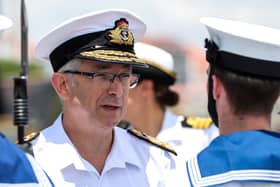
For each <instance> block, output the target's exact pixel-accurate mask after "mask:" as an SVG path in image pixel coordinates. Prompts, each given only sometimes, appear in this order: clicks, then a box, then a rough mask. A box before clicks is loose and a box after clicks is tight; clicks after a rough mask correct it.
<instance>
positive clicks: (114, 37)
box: [32, 9, 174, 187]
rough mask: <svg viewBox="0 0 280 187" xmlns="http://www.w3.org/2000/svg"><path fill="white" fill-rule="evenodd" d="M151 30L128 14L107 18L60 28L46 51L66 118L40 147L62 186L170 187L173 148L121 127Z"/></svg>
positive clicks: (44, 45)
mask: <svg viewBox="0 0 280 187" xmlns="http://www.w3.org/2000/svg"><path fill="white" fill-rule="evenodd" d="M145 31H146V26H145V24H144V23H143V21H142V20H141V19H140V18H139V17H137V16H136V15H135V14H133V13H132V12H130V11H128V10H122V9H109V10H100V11H97V12H93V13H89V14H86V15H82V16H79V17H75V18H72V19H70V20H67V21H65V22H64V23H62V24H60V25H59V26H57V27H56V28H54V29H53V30H52V31H50V32H49V33H48V34H46V35H45V36H44V37H43V38H42V39H41V40H40V42H39V43H38V45H37V46H36V49H35V55H36V56H37V57H38V58H40V59H44V60H48V61H50V63H51V65H52V68H53V71H54V73H53V75H52V77H51V83H52V86H53V88H54V89H55V91H56V93H57V95H58V96H59V98H60V100H61V102H62V105H63V111H62V113H61V114H60V115H59V117H58V118H57V120H56V121H55V122H54V123H53V124H52V125H51V126H50V127H48V128H46V129H44V130H42V131H41V133H40V135H39V136H38V137H37V138H36V139H35V140H34V141H33V142H32V144H33V152H34V156H35V159H36V160H37V161H38V162H39V163H40V164H41V166H42V167H43V168H44V169H45V171H46V172H47V174H48V175H49V176H50V178H51V179H52V180H53V182H54V184H55V185H56V186H63V187H68V186H69V187H72V186H73V187H74V186H79V187H83V186H86V187H90V186H92V187H93V186H100V187H107V186H108V187H109V186H110V187H111V186H126V187H129V186H139V187H146V186H152V187H153V186H155V187H156V186H166V183H165V180H166V176H168V172H169V171H170V170H171V169H172V167H174V158H173V155H172V152H174V151H173V150H172V148H170V147H169V146H168V145H167V144H164V143H163V142H159V141H157V140H156V139H154V138H152V137H149V136H147V135H146V134H144V133H142V132H140V131H137V130H135V129H129V130H124V129H121V128H119V127H116V124H118V122H119V121H120V120H121V119H122V118H123V115H124V113H125V111H126V108H127V97H128V92H129V88H133V87H134V86H135V85H136V84H137V81H138V75H137V74H134V73H132V68H134V67H147V65H146V64H145V63H143V62H142V60H140V59H138V58H137V57H136V56H135V53H134V48H133V47H134V42H135V41H137V40H139V39H140V38H142V37H143V35H144V33H145Z"/></svg>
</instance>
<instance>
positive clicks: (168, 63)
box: [133, 42, 176, 84]
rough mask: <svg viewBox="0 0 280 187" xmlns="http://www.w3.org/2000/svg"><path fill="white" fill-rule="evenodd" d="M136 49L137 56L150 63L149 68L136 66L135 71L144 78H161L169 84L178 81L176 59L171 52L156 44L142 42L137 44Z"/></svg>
mask: <svg viewBox="0 0 280 187" xmlns="http://www.w3.org/2000/svg"><path fill="white" fill-rule="evenodd" d="M134 50H135V53H136V56H137V57H138V58H140V59H142V60H144V62H145V63H146V64H148V65H149V68H138V67H136V68H134V69H133V71H134V72H135V73H139V74H140V75H141V77H142V78H154V79H160V80H162V81H163V82H167V83H169V84H173V83H174V82H175V81H176V73H175V71H174V59H173V56H172V55H171V54H170V53H169V52H167V51H166V50H164V49H162V48H159V47H156V46H154V45H150V44H147V43H140V42H138V43H136V44H135V46H134Z"/></svg>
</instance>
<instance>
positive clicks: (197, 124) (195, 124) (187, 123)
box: [181, 116, 212, 129]
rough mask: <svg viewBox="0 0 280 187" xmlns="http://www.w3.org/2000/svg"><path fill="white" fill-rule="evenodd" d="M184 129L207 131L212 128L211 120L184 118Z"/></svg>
mask: <svg viewBox="0 0 280 187" xmlns="http://www.w3.org/2000/svg"><path fill="white" fill-rule="evenodd" d="M181 123H182V126H183V127H189V128H194V129H207V128H209V127H210V126H211V124H212V120H211V118H202V117H195V116H188V117H184V118H183V120H182V122H181Z"/></svg>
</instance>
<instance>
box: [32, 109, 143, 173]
mask: <svg viewBox="0 0 280 187" xmlns="http://www.w3.org/2000/svg"><path fill="white" fill-rule="evenodd" d="M36 144H37V145H35V146H34V148H35V150H37V151H35V150H34V152H37V153H38V154H37V158H38V157H40V158H39V159H41V160H44V159H48V160H49V159H53V160H54V161H55V163H56V167H58V169H64V168H66V167H68V166H69V165H71V164H73V165H74V166H75V168H76V169H78V170H94V168H93V167H92V166H91V165H90V164H89V163H88V162H87V161H86V160H84V159H83V158H82V157H81V156H80V154H79V153H78V151H77V150H76V149H75V147H74V146H73V144H72V142H71V141H70V139H69V137H68V136H67V134H66V133H65V131H64V129H63V126H62V114H60V115H59V117H58V118H57V119H56V121H55V122H54V123H53V125H51V126H50V127H48V128H47V129H45V130H43V131H42V133H41V135H40V136H39V138H38V141H37V143H36ZM40 150H42V151H40ZM50 153H55V154H51V155H50ZM66 155H67V156H66ZM52 156H53V158H51V157H52ZM46 157H48V158H46ZM126 164H130V165H135V166H136V167H138V168H140V167H141V161H140V160H139V155H137V153H136V151H135V148H134V146H133V143H132V141H130V137H129V135H128V133H127V132H126V131H125V130H123V129H120V128H118V127H115V128H114V142H113V145H112V149H111V152H110V153H109V155H108V157H107V160H106V164H105V166H104V169H103V172H106V170H110V169H111V168H114V167H119V168H125V167H126Z"/></svg>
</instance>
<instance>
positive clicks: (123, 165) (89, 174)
mask: <svg viewBox="0 0 280 187" xmlns="http://www.w3.org/2000/svg"><path fill="white" fill-rule="evenodd" d="M33 151H34V156H35V159H36V160H37V161H38V162H39V164H40V165H41V166H42V167H43V169H44V170H45V171H46V172H47V174H48V175H49V176H50V178H51V179H52V181H53V182H54V184H55V186H58V187H93V186H94V187H109V186H110V187H112V186H125V187H130V186H139V187H146V186H151V187H159V186H162V187H163V186H166V184H165V180H166V177H165V176H166V175H168V172H169V170H170V169H171V168H172V167H174V161H173V159H172V156H171V155H170V154H169V153H168V152H166V151H164V150H163V149H160V148H157V147H156V146H153V145H151V144H149V143H147V142H145V141H143V140H140V139H139V138H137V137H134V136H133V135H130V134H129V133H127V132H126V131H125V130H123V129H121V128H118V127H115V129H114V142H113V146H112V150H111V152H110V154H109V155H108V157H107V160H106V163H105V166H104V168H103V171H102V174H101V175H99V173H98V172H97V171H96V169H95V168H94V167H93V166H92V165H91V164H90V163H89V162H87V161H86V160H85V159H83V158H82V157H81V155H80V154H79V153H78V152H77V150H76V149H75V147H74V146H73V144H72V143H71V141H70V140H69V138H68V136H67V135H66V133H65V131H64V129H63V126H62V118H61V115H60V117H58V119H57V120H56V121H55V123H54V124H53V125H52V126H50V127H48V128H47V129H45V130H43V131H42V132H41V133H40V135H39V137H38V138H37V139H36V140H35V141H34V142H33Z"/></svg>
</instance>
